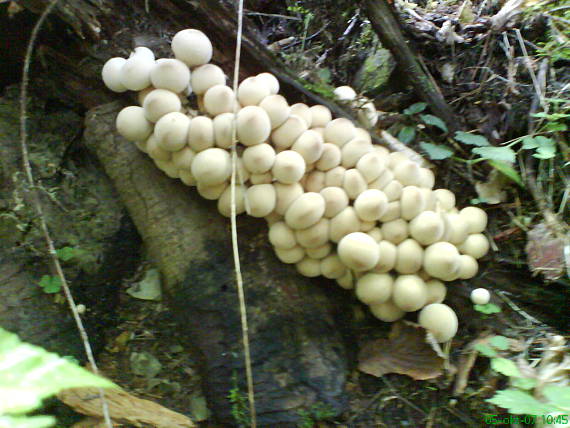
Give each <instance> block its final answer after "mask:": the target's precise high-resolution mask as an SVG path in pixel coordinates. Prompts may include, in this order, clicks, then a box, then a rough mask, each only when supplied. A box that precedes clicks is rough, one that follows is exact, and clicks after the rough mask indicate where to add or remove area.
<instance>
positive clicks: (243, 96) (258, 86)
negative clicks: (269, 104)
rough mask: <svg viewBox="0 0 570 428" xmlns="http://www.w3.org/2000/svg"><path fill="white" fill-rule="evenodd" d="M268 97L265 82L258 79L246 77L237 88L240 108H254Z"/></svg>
mask: <svg viewBox="0 0 570 428" xmlns="http://www.w3.org/2000/svg"><path fill="white" fill-rule="evenodd" d="M268 95H270V88H269V86H268V85H267V83H266V81H265V80H264V79H263V78H261V79H259V78H258V77H248V78H247V79H245V80H244V81H243V82H241V83H240V84H239V86H238V90H237V98H238V101H239V102H240V104H241V105H242V106H256V105H258V104H259V103H260V102H261V101H262V100H263V99H264V98H265V97H267V96H268Z"/></svg>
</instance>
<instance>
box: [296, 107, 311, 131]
mask: <svg viewBox="0 0 570 428" xmlns="http://www.w3.org/2000/svg"><path fill="white" fill-rule="evenodd" d="M291 114H294V115H297V116H299V117H301V118H303V120H304V121H305V123H306V124H307V128H310V127H311V126H312V122H313V115H312V113H311V110H310V109H309V106H308V105H307V104H303V103H296V104H293V105H292V106H291Z"/></svg>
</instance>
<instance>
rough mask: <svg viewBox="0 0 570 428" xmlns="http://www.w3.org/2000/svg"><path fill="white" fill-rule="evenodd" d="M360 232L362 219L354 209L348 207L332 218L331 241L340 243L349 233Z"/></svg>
mask: <svg viewBox="0 0 570 428" xmlns="http://www.w3.org/2000/svg"><path fill="white" fill-rule="evenodd" d="M359 231H360V219H359V218H358V215H357V214H356V211H355V210H354V208H353V207H350V206H347V207H346V208H344V209H343V210H342V211H340V212H339V213H338V214H337V215H335V216H334V217H333V218H331V223H330V240H331V241H332V242H339V241H340V240H341V239H342V238H343V237H344V236H346V235H348V234H349V233H353V232H359Z"/></svg>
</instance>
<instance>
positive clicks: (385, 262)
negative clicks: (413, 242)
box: [373, 240, 398, 273]
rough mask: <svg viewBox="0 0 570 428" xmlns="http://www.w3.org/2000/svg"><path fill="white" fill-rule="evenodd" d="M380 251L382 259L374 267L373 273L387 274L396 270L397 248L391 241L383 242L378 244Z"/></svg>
mask: <svg viewBox="0 0 570 428" xmlns="http://www.w3.org/2000/svg"><path fill="white" fill-rule="evenodd" d="M378 251H379V253H380V258H379V259H378V263H376V266H374V269H373V271H374V272H376V273H386V272H389V271H391V270H392V269H394V266H396V256H397V252H398V251H397V247H396V246H395V245H394V244H392V243H391V242H390V241H386V240H381V241H380V242H379V243H378Z"/></svg>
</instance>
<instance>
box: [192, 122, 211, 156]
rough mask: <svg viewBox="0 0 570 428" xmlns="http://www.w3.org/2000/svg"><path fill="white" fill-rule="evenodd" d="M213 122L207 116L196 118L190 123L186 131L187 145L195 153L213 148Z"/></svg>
mask: <svg viewBox="0 0 570 428" xmlns="http://www.w3.org/2000/svg"><path fill="white" fill-rule="evenodd" d="M215 141H216V140H215V130H214V121H213V120H212V119H210V118H209V117H207V116H196V117H194V118H192V120H191V121H190V129H189V130H188V145H189V146H190V147H191V148H192V150H194V151H195V152H201V151H202V150H206V149H209V148H211V147H214V144H215Z"/></svg>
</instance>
